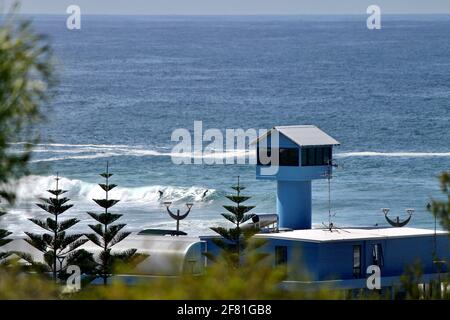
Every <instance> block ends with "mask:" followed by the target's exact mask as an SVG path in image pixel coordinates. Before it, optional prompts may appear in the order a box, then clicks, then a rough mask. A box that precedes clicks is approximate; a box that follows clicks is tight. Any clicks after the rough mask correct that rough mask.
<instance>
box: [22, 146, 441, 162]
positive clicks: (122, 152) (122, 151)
mask: <svg viewBox="0 0 450 320" xmlns="http://www.w3.org/2000/svg"><path fill="white" fill-rule="evenodd" d="M20 144H25V142H20V143H16V145H20ZM36 146H37V148H35V149H34V150H33V152H34V153H35V154H46V155H49V156H48V157H43V158H37V159H33V160H31V162H33V163H38V162H53V161H63V160H85V159H96V158H109V157H120V156H126V157H173V158H186V159H198V158H200V159H215V160H216V163H217V162H220V160H225V159H233V158H235V159H248V161H249V163H255V160H256V159H255V158H256V152H255V150H254V149H242V150H230V151H227V150H224V151H222V150H204V151H203V152H201V153H199V152H192V153H189V152H186V153H172V152H170V151H169V152H168V151H167V149H168V148H158V149H149V148H146V147H143V146H127V145H120V144H117V145H107V144H62V143H48V144H44V143H41V144H36ZM163 150H164V151H163ZM17 151H19V150H17ZM52 155H53V156H52ZM335 157H336V158H349V157H403V158H417V157H450V152H403V151H402V152H377V151H354V152H341V153H336V154H335Z"/></svg>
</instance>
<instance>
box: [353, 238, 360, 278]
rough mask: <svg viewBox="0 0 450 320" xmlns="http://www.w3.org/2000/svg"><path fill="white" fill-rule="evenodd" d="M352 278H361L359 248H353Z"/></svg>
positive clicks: (358, 246)
mask: <svg viewBox="0 0 450 320" xmlns="http://www.w3.org/2000/svg"><path fill="white" fill-rule="evenodd" d="M353 276H354V277H355V278H360V277H361V246H360V245H356V246H353Z"/></svg>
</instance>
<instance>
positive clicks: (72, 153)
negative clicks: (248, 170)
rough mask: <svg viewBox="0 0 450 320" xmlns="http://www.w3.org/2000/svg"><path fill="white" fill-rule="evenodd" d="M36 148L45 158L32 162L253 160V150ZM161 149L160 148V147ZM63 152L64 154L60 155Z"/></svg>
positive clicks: (68, 145) (35, 151)
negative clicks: (135, 159)
mask: <svg viewBox="0 0 450 320" xmlns="http://www.w3.org/2000/svg"><path fill="white" fill-rule="evenodd" d="M37 146H39V147H38V148H35V149H34V150H33V152H34V153H36V154H43V153H45V154H48V155H52V154H54V155H55V156H50V157H46V158H37V159H33V160H31V162H32V163H39V162H53V161H63V160H85V159H96V158H109V157H120V156H128V157H173V158H187V159H198V158H201V159H216V160H220V159H229V158H236V159H241V158H248V159H250V161H251V160H254V152H253V151H252V150H231V151H219V150H207V151H204V152H201V153H199V152H192V153H189V152H186V153H172V152H167V151H158V150H156V149H147V148H144V147H141V146H136V147H133V146H124V145H93V144H79V145H75V144H37ZM161 149H162V148H161ZM61 154H64V155H61Z"/></svg>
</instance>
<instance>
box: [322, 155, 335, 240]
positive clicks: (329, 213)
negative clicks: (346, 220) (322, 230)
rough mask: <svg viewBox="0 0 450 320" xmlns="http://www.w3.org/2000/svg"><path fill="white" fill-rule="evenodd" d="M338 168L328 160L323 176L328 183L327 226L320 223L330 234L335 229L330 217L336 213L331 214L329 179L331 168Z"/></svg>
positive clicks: (330, 177) (331, 176)
mask: <svg viewBox="0 0 450 320" xmlns="http://www.w3.org/2000/svg"><path fill="white" fill-rule="evenodd" d="M333 167H335V168H338V167H339V166H338V165H337V164H336V163H333V160H331V159H330V160H328V165H327V171H326V172H325V173H324V174H323V177H325V178H326V179H327V181H328V225H326V224H325V223H323V222H322V224H323V225H324V226H325V227H326V228H327V229H328V231H330V232H332V230H333V229H339V228H337V227H336V226H335V225H334V224H333V221H332V217H334V216H335V215H336V213H334V214H332V213H331V179H332V178H333V174H332V168H333Z"/></svg>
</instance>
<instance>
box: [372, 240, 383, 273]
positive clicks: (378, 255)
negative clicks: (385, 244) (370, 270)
mask: <svg viewBox="0 0 450 320" xmlns="http://www.w3.org/2000/svg"><path fill="white" fill-rule="evenodd" d="M372 259H373V264H374V265H377V266H379V267H382V266H383V265H384V259H383V248H382V246H381V244H380V243H377V244H374V245H373V247H372Z"/></svg>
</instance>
